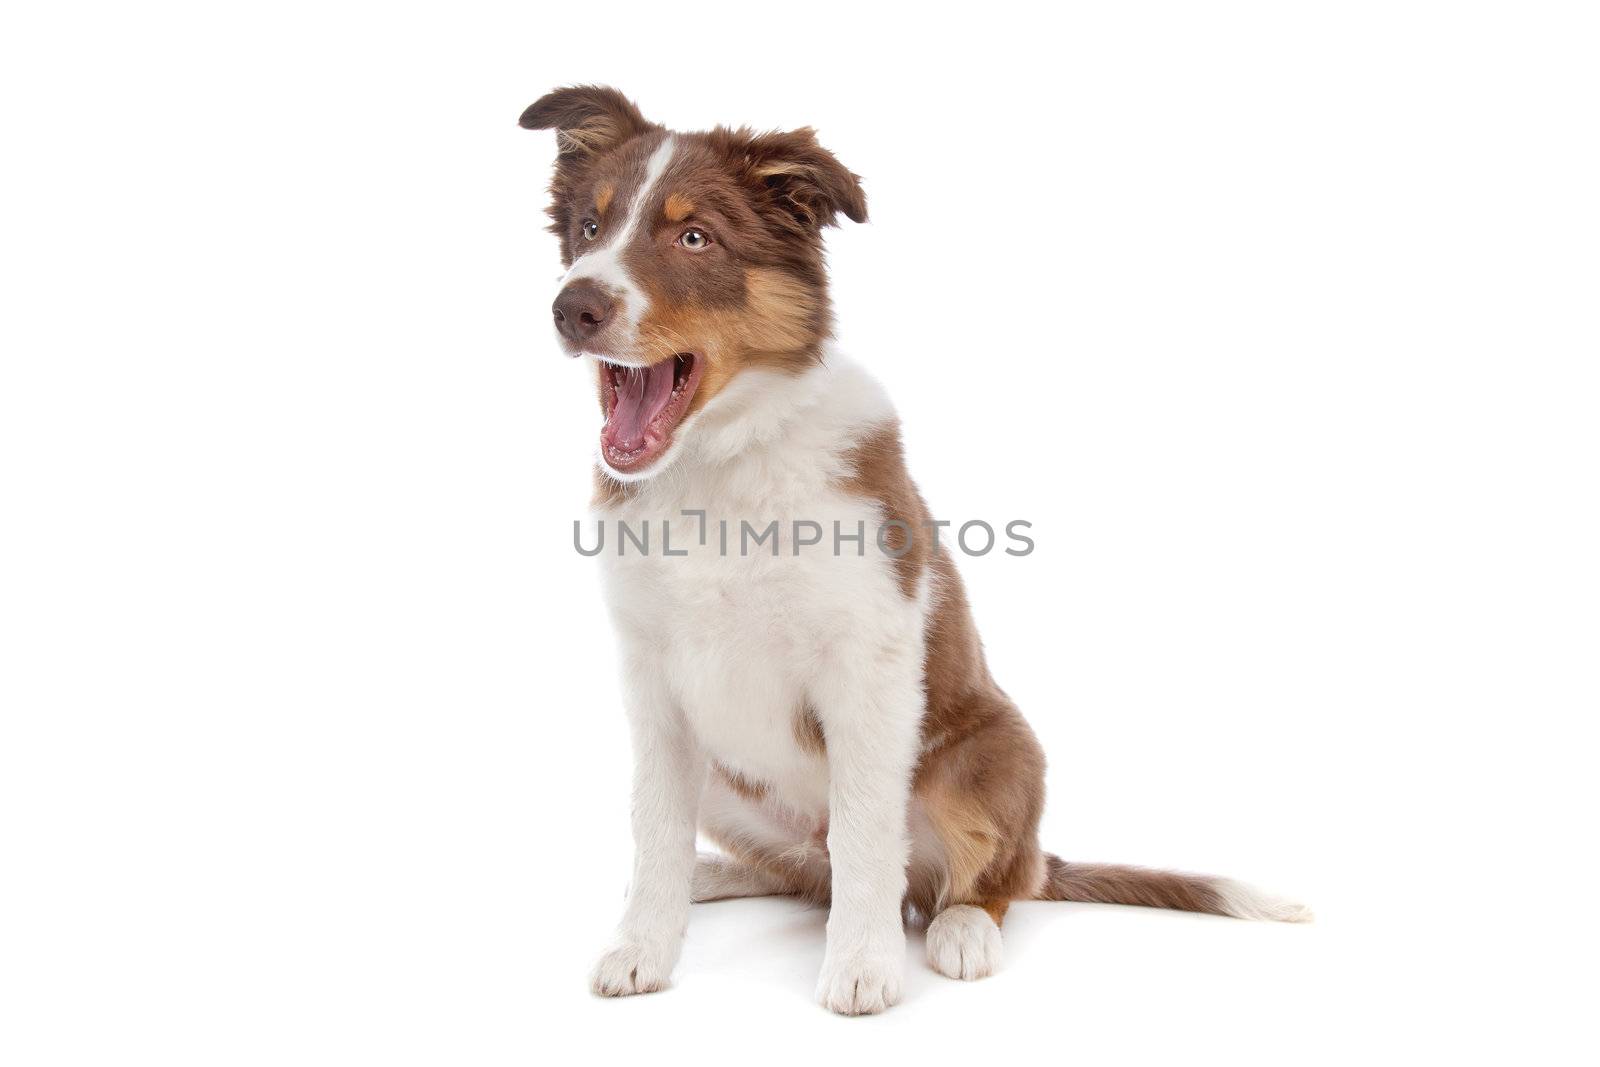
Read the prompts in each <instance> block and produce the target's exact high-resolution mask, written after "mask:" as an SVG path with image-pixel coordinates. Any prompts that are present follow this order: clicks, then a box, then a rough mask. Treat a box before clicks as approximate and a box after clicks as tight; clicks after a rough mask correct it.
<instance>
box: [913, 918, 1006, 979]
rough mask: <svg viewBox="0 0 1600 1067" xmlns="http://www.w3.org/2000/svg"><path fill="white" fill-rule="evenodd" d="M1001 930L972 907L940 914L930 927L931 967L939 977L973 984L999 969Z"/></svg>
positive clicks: (929, 955)
mask: <svg viewBox="0 0 1600 1067" xmlns="http://www.w3.org/2000/svg"><path fill="white" fill-rule="evenodd" d="M1000 948H1001V943H1000V927H998V926H996V925H995V924H994V920H993V919H991V918H989V913H988V912H986V911H984V910H983V909H982V908H975V907H973V906H972V905H970V904H957V905H955V906H953V907H949V908H946V909H944V910H943V911H941V912H940V913H939V914H938V916H937V917H936V918H935V919H934V920H933V922H931V923H929V924H928V964H929V966H931V967H932V968H933V969H934V970H936V971H938V972H939V973H940V974H943V975H947V976H949V977H951V978H962V979H965V980H967V981H969V982H970V981H971V980H973V979H974V978H983V977H985V976H987V975H991V974H993V973H994V972H995V971H997V970H998V969H999V968H1000Z"/></svg>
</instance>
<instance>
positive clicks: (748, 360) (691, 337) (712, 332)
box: [639, 269, 817, 415]
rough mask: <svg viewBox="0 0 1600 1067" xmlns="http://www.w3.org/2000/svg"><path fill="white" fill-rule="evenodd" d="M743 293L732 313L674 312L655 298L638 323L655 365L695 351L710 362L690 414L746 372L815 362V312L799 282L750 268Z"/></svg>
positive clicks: (679, 309)
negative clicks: (676, 355) (656, 360)
mask: <svg viewBox="0 0 1600 1067" xmlns="http://www.w3.org/2000/svg"><path fill="white" fill-rule="evenodd" d="M744 292H745V297H744V300H743V302H742V304H741V305H740V306H737V307H730V308H714V309H708V308H699V307H695V306H692V305H689V306H677V307H674V306H672V305H671V304H669V303H666V302H665V301H662V300H659V299H656V298H653V299H652V301H651V305H650V311H649V312H648V313H647V314H646V315H645V317H644V319H643V321H641V322H640V324H639V336H640V340H641V342H642V343H643V344H644V345H645V346H646V347H647V348H648V349H649V352H650V355H651V357H652V359H653V360H655V359H666V358H668V357H670V356H672V355H675V354H676V353H678V352H691V351H692V352H698V353H700V354H701V356H700V358H701V359H703V360H704V361H705V365H704V366H703V367H702V369H701V372H700V384H699V386H698V387H697V388H696V389H695V394H694V398H693V399H692V400H691V401H690V402H689V410H688V412H687V414H688V415H692V414H694V413H695V412H696V411H699V410H700V409H702V408H704V407H705V406H706V404H708V403H710V402H711V400H712V399H713V398H714V397H716V395H717V394H718V393H720V392H721V391H722V390H723V389H724V388H726V387H727V385H728V383H729V382H731V381H732V380H733V379H734V377H735V376H737V375H738V373H739V372H740V371H742V370H745V369H746V368H750V367H762V368H765V369H768V370H777V371H781V372H786V373H798V372H800V371H801V370H804V369H805V368H806V367H809V366H812V365H814V363H815V362H816V359H817V355H816V349H815V347H814V341H815V339H814V337H813V335H812V333H811V319H812V317H813V316H814V313H815V310H816V307H815V304H814V302H813V300H812V297H811V295H810V293H809V291H808V290H807V289H806V288H805V286H804V285H803V284H801V282H800V281H799V280H798V279H796V278H793V277H790V276H788V275H785V274H783V273H782V272H781V271H775V270H764V269H751V270H748V271H746V272H745V273H744Z"/></svg>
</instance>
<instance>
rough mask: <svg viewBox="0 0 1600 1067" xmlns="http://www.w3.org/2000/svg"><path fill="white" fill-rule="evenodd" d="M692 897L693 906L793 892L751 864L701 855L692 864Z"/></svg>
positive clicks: (787, 883) (785, 882)
mask: <svg viewBox="0 0 1600 1067" xmlns="http://www.w3.org/2000/svg"><path fill="white" fill-rule="evenodd" d="M692 892H693V897H694V902H695V903H696V904H702V903H704V902H706V901H708V900H732V899H733V898H735V897H776V896H786V895H790V894H793V893H794V892H795V890H794V887H793V886H792V885H791V884H790V883H789V882H787V881H785V880H784V879H783V878H781V877H779V876H778V875H776V874H772V873H770V872H768V871H766V870H763V869H762V868H760V867H757V866H756V865H755V864H753V863H746V862H744V861H743V860H737V859H733V858H732V857H729V856H718V855H714V854H712V853H709V852H702V853H700V855H699V856H698V857H697V858H696V860H695V864H694V887H693V890H692Z"/></svg>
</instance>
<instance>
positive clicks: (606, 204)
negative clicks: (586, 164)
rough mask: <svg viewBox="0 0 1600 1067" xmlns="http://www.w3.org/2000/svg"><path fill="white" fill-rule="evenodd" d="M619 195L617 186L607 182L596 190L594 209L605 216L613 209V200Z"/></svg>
mask: <svg viewBox="0 0 1600 1067" xmlns="http://www.w3.org/2000/svg"><path fill="white" fill-rule="evenodd" d="M616 195H617V186H616V183H614V182H606V183H605V184H604V185H602V186H600V188H599V189H597V190H595V194H594V209H595V210H596V211H598V212H600V214H602V215H604V214H605V213H606V211H607V209H609V208H610V207H611V198H612V197H614V196H616Z"/></svg>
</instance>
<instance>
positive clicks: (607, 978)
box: [589, 938, 678, 997]
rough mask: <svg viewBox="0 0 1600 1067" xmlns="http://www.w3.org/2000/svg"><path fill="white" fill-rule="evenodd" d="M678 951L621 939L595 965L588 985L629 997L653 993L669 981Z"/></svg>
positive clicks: (603, 993) (610, 994) (602, 992)
mask: <svg viewBox="0 0 1600 1067" xmlns="http://www.w3.org/2000/svg"><path fill="white" fill-rule="evenodd" d="M677 957H678V954H677V952H676V951H670V950H665V949H662V948H660V947H659V946H653V945H651V944H650V943H648V942H643V941H635V940H632V939H630V938H623V939H620V940H618V941H617V942H616V943H615V944H613V945H612V946H611V947H610V948H608V949H606V950H605V952H603V953H601V955H600V959H599V961H598V962H597V963H595V965H594V970H593V971H592V972H591V973H590V975H589V988H590V989H592V990H594V991H595V992H596V993H598V994H599V995H600V996H602V997H628V996H632V995H633V994H635V993H654V992H655V991H656V990H658V989H662V988H664V987H665V986H666V984H667V979H668V978H670V977H671V976H672V966H673V964H675V963H677V962H678V959H677Z"/></svg>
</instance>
